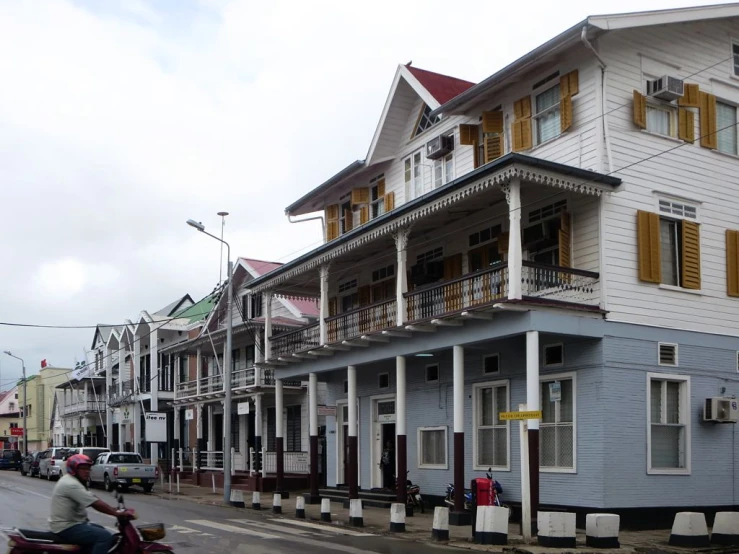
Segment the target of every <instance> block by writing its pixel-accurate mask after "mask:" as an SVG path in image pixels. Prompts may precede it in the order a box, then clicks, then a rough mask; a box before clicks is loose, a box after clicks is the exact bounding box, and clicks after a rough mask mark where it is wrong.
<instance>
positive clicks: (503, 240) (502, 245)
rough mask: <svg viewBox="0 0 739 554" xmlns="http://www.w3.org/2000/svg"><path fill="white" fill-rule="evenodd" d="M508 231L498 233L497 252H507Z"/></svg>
mask: <svg viewBox="0 0 739 554" xmlns="http://www.w3.org/2000/svg"><path fill="white" fill-rule="evenodd" d="M509 236H510V235H509V234H508V233H501V234H500V235H498V254H505V253H507V252H508V238H509Z"/></svg>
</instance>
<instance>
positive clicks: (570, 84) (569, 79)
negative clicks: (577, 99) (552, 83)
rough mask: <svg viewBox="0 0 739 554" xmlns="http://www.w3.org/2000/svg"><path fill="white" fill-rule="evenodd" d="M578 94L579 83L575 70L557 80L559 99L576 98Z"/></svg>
mask: <svg viewBox="0 0 739 554" xmlns="http://www.w3.org/2000/svg"><path fill="white" fill-rule="evenodd" d="M578 92H580V83H579V78H578V72H577V69H575V70H573V71H570V72H569V73H568V74H567V75H562V76H561V77H560V78H559V94H560V96H561V97H563V98H564V97H565V96H570V97H572V96H576V95H577V93H578Z"/></svg>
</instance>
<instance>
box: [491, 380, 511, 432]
mask: <svg viewBox="0 0 739 554" xmlns="http://www.w3.org/2000/svg"><path fill="white" fill-rule="evenodd" d="M507 397H508V394H507V390H506V387H496V389H495V414H494V418H495V423H496V425H505V421H501V419H500V412H505V411H507V407H508V406H507V404H508V398H507Z"/></svg>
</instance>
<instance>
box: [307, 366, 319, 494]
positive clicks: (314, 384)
mask: <svg viewBox="0 0 739 554" xmlns="http://www.w3.org/2000/svg"><path fill="white" fill-rule="evenodd" d="M308 421H309V425H308V435H309V437H308V438H309V441H310V493H308V495H307V496H306V497H305V501H306V502H307V503H308V504H318V503H319V502H320V501H321V498H320V497H319V496H318V377H317V376H316V374H315V373H310V374H309V375H308Z"/></svg>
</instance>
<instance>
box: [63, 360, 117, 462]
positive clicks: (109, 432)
mask: <svg viewBox="0 0 739 554" xmlns="http://www.w3.org/2000/svg"><path fill="white" fill-rule="evenodd" d="M104 362H105V398H104V399H103V401H104V402H105V406H106V410H105V416H106V417H105V447H106V448H108V449H109V450H113V413H114V412H115V408H111V407H110V404H109V402H108V399H109V398H110V395H111V393H112V392H113V349H112V348H110V347H109V346H106V347H105V360H104ZM118 371H119V372H120V367H119V369H118ZM118 435H119V436H120V431H119V432H118ZM55 446H56V445H55Z"/></svg>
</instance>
